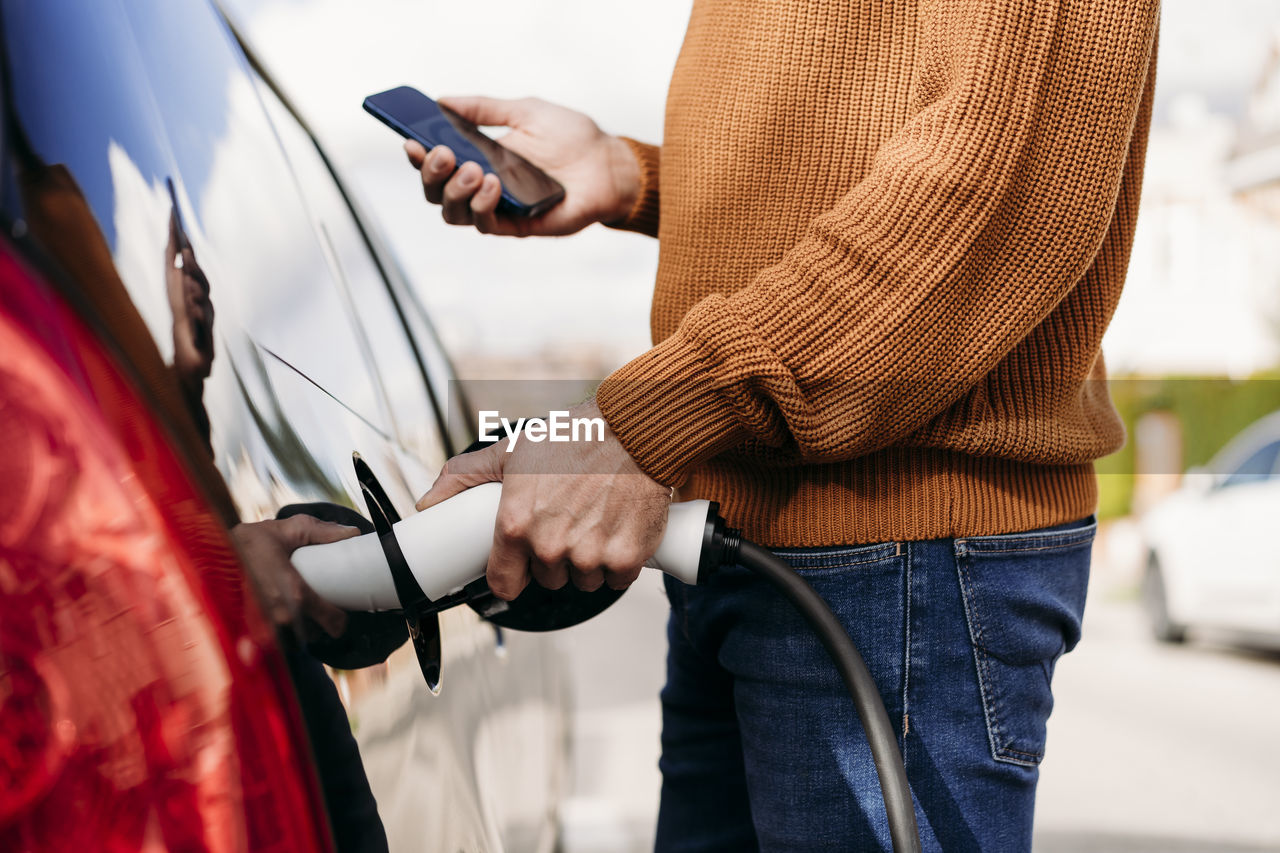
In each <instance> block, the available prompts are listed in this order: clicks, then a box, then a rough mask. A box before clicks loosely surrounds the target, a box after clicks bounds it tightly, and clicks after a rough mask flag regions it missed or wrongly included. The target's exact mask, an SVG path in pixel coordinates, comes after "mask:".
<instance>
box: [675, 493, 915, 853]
mask: <svg viewBox="0 0 1280 853" xmlns="http://www.w3.org/2000/svg"><path fill="white" fill-rule="evenodd" d="M708 522H709V523H708V525H707V530H706V533H705V534H704V540H703V541H704V545H703V560H702V563H701V564H700V565H699V568H698V583H699V585H701V584H702V583H704V582H705V581H706V580H708V579H709V578H710V577H711V575H712V574H714V573H715V571H716V570H717V569H718V568H719V567H721V566H732V565H740V566H742V567H744V568H746V569H749V570H750V571H751V572H753V573H755V574H756V575H757V576H758V577H760V578H763V579H764V580H766V581H768V582H769V583H770V584H772V585H773V586H774V588H775V589H777V590H778V591H779V592H780V593H782V595H783V596H784V597H786V599H787V600H788V601H790V602H791V603H792V604H793V605H795V608H796V610H798V611H799V612H800V615H801V616H802V617H803V618H804V620H805V621H806V622H808V623H809V627H811V628H812V629H813V632H814V633H815V634H817V635H818V639H819V640H821V641H822V645H823V647H825V648H826V650H827V654H828V655H830V656H831V660H832V662H833V663H834V664H835V665H836V669H838V670H839V671H840V677H841V678H843V679H844V683H845V687H847V688H848V690H849V696H850V697H851V698H852V699H853V705H854V707H855V708H857V710H858V719H859V720H861V721H862V729H863V731H864V732H866V735H867V743H869V744H870V745H871V757H872V759H873V760H874V761H875V765H876V775H877V776H879V778H880V793H881V795H882V796H883V797H884V808H885V813H886V814H887V815H888V818H889V837H890V839H891V840H892V842H893V849H894V851H895V853H919V851H920V850H921V849H922V848H921V845H920V830H919V828H918V827H917V826H916V812H915V808H914V807H913V806H912V803H911V786H910V784H909V783H908V782H907V768H906V766H905V765H904V764H903V762H902V753H901V752H900V751H899V750H898V737H897V734H896V732H895V731H894V727H893V724H892V723H890V722H889V712H888V711H886V710H885V708H884V702H882V701H881V700H880V690H879V688H877V687H876V683H875V681H874V680H872V678H871V672H870V671H869V670H868V669H867V664H866V662H865V661H864V660H863V659H862V655H861V654H860V653H859V652H858V647H857V646H855V645H854V644H853V640H852V639H850V637H849V634H848V633H847V632H846V631H845V630H844V627H843V626H842V625H841V624H840V620H839V619H837V618H836V615H835V614H834V613H832V612H831V608H830V606H828V605H827V602H826V601H824V600H823V598H822V596H820V595H818V593H817V591H816V590H814V588H813V587H811V586H810V585H809V582H808V581H806V580H805V579H804V578H802V577H800V575H798V574H797V573H796V571H795V569H793V568H791V566H790V565H788V564H787V562H786V561H785V560H783V559H782V558H781V557H778V556H777V555H776V554H774V553H773V552H771V551H767V550H765V549H764V548H761V547H760V546H759V545H757V544H755V543H754V542H748V541H747V540H745V539H743V538H742V536H741V534H740V533H739V532H738V531H736V530H731V529H729V528H728V527H726V526H725V523H724V519H722V518H720V516H719V512H718V508H717V507H714V505H713V509H712V512H711V513H710V518H708Z"/></svg>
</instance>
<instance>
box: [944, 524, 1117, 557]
mask: <svg viewBox="0 0 1280 853" xmlns="http://www.w3.org/2000/svg"><path fill="white" fill-rule="evenodd" d="M1097 532H1098V529H1097V526H1096V525H1090V526H1088V527H1081V528H1078V529H1076V530H1068V531H1065V532H1063V533H1030V534H1007V535H1001V536H992V537H970V538H968V539H957V540H955V544H956V547H957V548H960V549H963V550H965V551H978V552H981V553H983V554H999V553H1003V552H1007V551H1041V550H1049V549H1053V548H1065V547H1069V546H1071V545H1079V544H1082V543H1085V542H1090V541H1092V540H1093V539H1094V538H1095V537H1096V535H1097ZM992 546H1000V547H992Z"/></svg>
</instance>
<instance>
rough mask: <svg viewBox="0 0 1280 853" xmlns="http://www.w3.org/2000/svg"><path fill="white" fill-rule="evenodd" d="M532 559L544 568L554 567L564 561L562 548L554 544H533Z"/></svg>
mask: <svg viewBox="0 0 1280 853" xmlns="http://www.w3.org/2000/svg"><path fill="white" fill-rule="evenodd" d="M533 558H534V559H535V560H537V561H538V562H540V563H542V564H543V565H544V566H555V565H557V564H559V563H560V562H561V561H562V560H563V559H564V548H562V547H560V546H559V545H557V544H556V543H554V542H534V543H533Z"/></svg>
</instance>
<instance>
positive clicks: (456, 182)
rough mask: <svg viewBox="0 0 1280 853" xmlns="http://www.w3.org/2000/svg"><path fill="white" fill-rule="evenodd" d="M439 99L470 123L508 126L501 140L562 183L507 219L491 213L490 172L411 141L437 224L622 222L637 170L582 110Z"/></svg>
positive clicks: (552, 230)
mask: <svg viewBox="0 0 1280 853" xmlns="http://www.w3.org/2000/svg"><path fill="white" fill-rule="evenodd" d="M440 104H441V105H442V106H445V107H448V108H449V109H452V110H453V111H454V112H456V113H458V114H459V115H461V116H462V117H463V118H466V119H468V120H470V121H472V122H474V123H475V124H478V125H495V126H503V127H508V128H510V132H509V133H507V134H506V135H505V136H503V137H502V138H501V144H502V145H503V146H504V147H506V148H508V149H510V150H511V151H514V152H515V153H517V154H519V155H521V156H522V157H524V158H525V159H527V160H529V161H531V162H532V163H535V164H537V165H538V166H539V167H540V168H541V169H543V170H544V171H545V172H546V173H547V174H548V175H550V176H551V177H553V178H555V179H556V180H557V181H559V182H560V183H561V184H563V185H564V188H565V195H564V199H563V200H562V201H561V202H560V203H559V204H557V205H556V206H555V207H552V208H551V209H550V210H548V211H547V212H546V213H543V214H540V215H538V216H534V217H516V216H508V215H506V214H503V213H500V212H499V211H498V202H499V201H500V199H501V196H502V184H501V182H500V180H499V179H498V176H497V175H494V174H492V173H491V174H487V175H486V174H484V170H483V169H482V168H481V167H480V166H479V165H478V164H476V163H473V162H465V163H463V164H461V166H460V167H458V163H457V159H456V157H455V155H454V152H453V151H452V150H450V149H449V148H448V147H447V146H445V145H437V146H436V147H435V148H432V149H431V150H430V151H427V150H426V148H424V146H423V145H422V144H421V143H419V142H417V141H414V140H412V139H411V140H409V141H407V142H406V143H405V152H406V153H407V154H408V155H409V162H410V163H412V164H413V166H414V168H416V169H418V170H419V172H420V173H421V175H422V188H423V192H424V193H425V194H426V197H427V200H428V201H430V202H432V203H433V204H438V205H440V206H441V213H442V215H443V217H444V221H445V222H448V223H449V224H451V225H474V226H475V228H476V230H478V231H480V232H482V233H485V234H502V235H507V236H514V237H533V236H543V237H550V236H563V235H565V234H573V233H576V232H578V231H581V230H582V229H583V228H586V227H587V226H588V225H591V224H592V223H595V222H615V221H618V220H620V219H623V218H624V217H625V216H626V215H627V214H628V213H629V212H630V211H631V208H632V206H633V205H634V204H635V201H636V198H637V196H638V195H639V192H640V167H639V165H638V164H637V163H636V160H635V157H634V155H633V154H632V153H631V149H630V148H628V147H627V144H626V143H625V142H623V141H622V140H621V139H619V138H618V137H616V136H610V135H609V134H607V133H605V132H604V131H602V130H600V128H599V127H598V126H596V123H595V122H594V121H592V120H591V119H590V118H588V117H587V116H585V115H583V114H582V113H579V112H575V111H574V110H570V109H567V108H565V107H561V106H558V105H556V104H550V103H547V102H546V101H542V100H539V99H537V98H522V99H520V100H500V99H497V98H441V99H440ZM455 167H457V169H456V171H455Z"/></svg>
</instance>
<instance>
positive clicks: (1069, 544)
mask: <svg viewBox="0 0 1280 853" xmlns="http://www.w3.org/2000/svg"><path fill="white" fill-rule="evenodd" d="M1090 543H1091V539H1080V540H1078V541H1075V542H1059V543H1057V544H1054V545H1044V546H1041V547H1038V548H1032V547H1027V548H975V547H973V546H972V545H969V544H966V545H964V546H963V548H964V552H965V553H966V554H968V553H973V554H1027V553H1031V552H1033V551H1062V550H1065V549H1067V548H1078V547H1080V546H1081V545H1088V544H1090Z"/></svg>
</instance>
